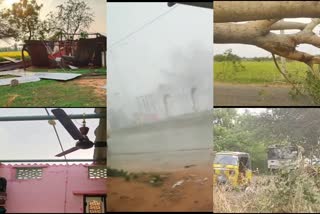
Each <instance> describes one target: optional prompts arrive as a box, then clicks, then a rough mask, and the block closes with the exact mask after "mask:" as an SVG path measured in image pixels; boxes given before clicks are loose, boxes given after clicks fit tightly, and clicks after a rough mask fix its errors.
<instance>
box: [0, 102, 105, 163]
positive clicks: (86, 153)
mask: <svg viewBox="0 0 320 214" xmlns="http://www.w3.org/2000/svg"><path fill="white" fill-rule="evenodd" d="M48 110H49V112H50V114H51V115H52V113H51V110H50V109H48ZM64 110H65V112H66V113H67V114H83V113H86V114H92V113H94V109H92V108H84V109H82V108H79V109H73V108H67V109H64ZM27 115H29V116H30V115H47V113H46V111H45V109H44V108H34V109H32V108H18V109H13V108H11V109H7V108H0V117H5V116H27ZM73 121H74V123H75V125H76V126H77V127H80V126H81V125H82V120H73ZM86 122H87V126H88V127H89V128H90V130H89V133H88V137H89V139H90V140H91V141H94V139H95V135H94V130H95V129H96V128H97V126H98V124H99V119H88V120H87V121H86ZM56 128H57V131H58V134H59V136H60V139H61V141H62V145H63V148H64V150H66V149H69V148H71V147H73V146H74V145H75V143H76V140H74V139H73V138H72V137H71V136H70V135H69V133H68V132H67V131H66V130H65V129H64V127H63V126H62V125H61V124H60V122H59V121H56ZM0 142H1V143H0V145H1V147H0V148H1V149H0V160H8V159H10V160H12V159H56V158H57V157H55V155H56V154H58V153H60V152H61V149H60V145H59V142H58V139H57V137H56V135H55V132H54V129H53V127H52V126H51V125H49V124H48V121H21V122H20V121H19V122H1V121H0ZM93 151H94V149H93V148H92V149H88V150H78V151H75V152H74V153H71V154H70V155H67V158H68V159H80V158H81V159H92V158H93ZM57 159H64V157H61V158H57Z"/></svg>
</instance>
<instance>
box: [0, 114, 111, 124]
mask: <svg viewBox="0 0 320 214" xmlns="http://www.w3.org/2000/svg"><path fill="white" fill-rule="evenodd" d="M69 117H70V118H71V119H83V118H84V117H85V118H86V119H98V118H105V117H106V115H105V114H101V113H96V114H86V115H85V116H83V114H74V115H72V114H71V115H69ZM36 120H57V118H56V117H55V116H53V115H50V116H48V115H34V116H7V117H0V122H1V121H36Z"/></svg>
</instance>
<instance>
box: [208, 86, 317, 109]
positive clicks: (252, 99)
mask: <svg viewBox="0 0 320 214" xmlns="http://www.w3.org/2000/svg"><path fill="white" fill-rule="evenodd" d="M290 89H291V86H288V85H284V86H283V85H263V84H260V85H258V84H255V85H244V84H230V83H217V82H214V106H264V107H265V106H268V107H269V106H311V105H313V104H312V102H311V100H310V99H309V98H308V97H302V96H299V97H297V98H296V99H293V98H292V97H291V96H290V95H289V92H290Z"/></svg>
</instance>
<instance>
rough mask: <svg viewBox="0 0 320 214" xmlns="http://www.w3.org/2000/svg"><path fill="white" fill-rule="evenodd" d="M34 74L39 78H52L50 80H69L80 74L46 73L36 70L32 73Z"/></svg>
mask: <svg viewBox="0 0 320 214" xmlns="http://www.w3.org/2000/svg"><path fill="white" fill-rule="evenodd" d="M34 75H35V76H37V77H39V78H40V79H52V80H63V81H67V80H71V79H75V78H77V77H79V76H81V74H72V73H51V72H50V73H46V72H37V73H35V74H34Z"/></svg>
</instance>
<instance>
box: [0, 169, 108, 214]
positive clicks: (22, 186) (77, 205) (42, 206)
mask: <svg viewBox="0 0 320 214" xmlns="http://www.w3.org/2000/svg"><path fill="white" fill-rule="evenodd" d="M37 166H44V167H45V168H43V174H42V178H41V179H28V180H17V179H16V168H15V167H37ZM88 166H89V165H69V166H67V165H3V164H0V177H5V178H6V179H7V194H8V197H7V201H6V208H7V212H8V213H18V212H24V213H36V212H37V213H45V212H55V213H65V212H72V213H81V212H82V213H83V195H82V194H84V193H100V194H105V193H106V179H104V178H98V179H89V176H88Z"/></svg>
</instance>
